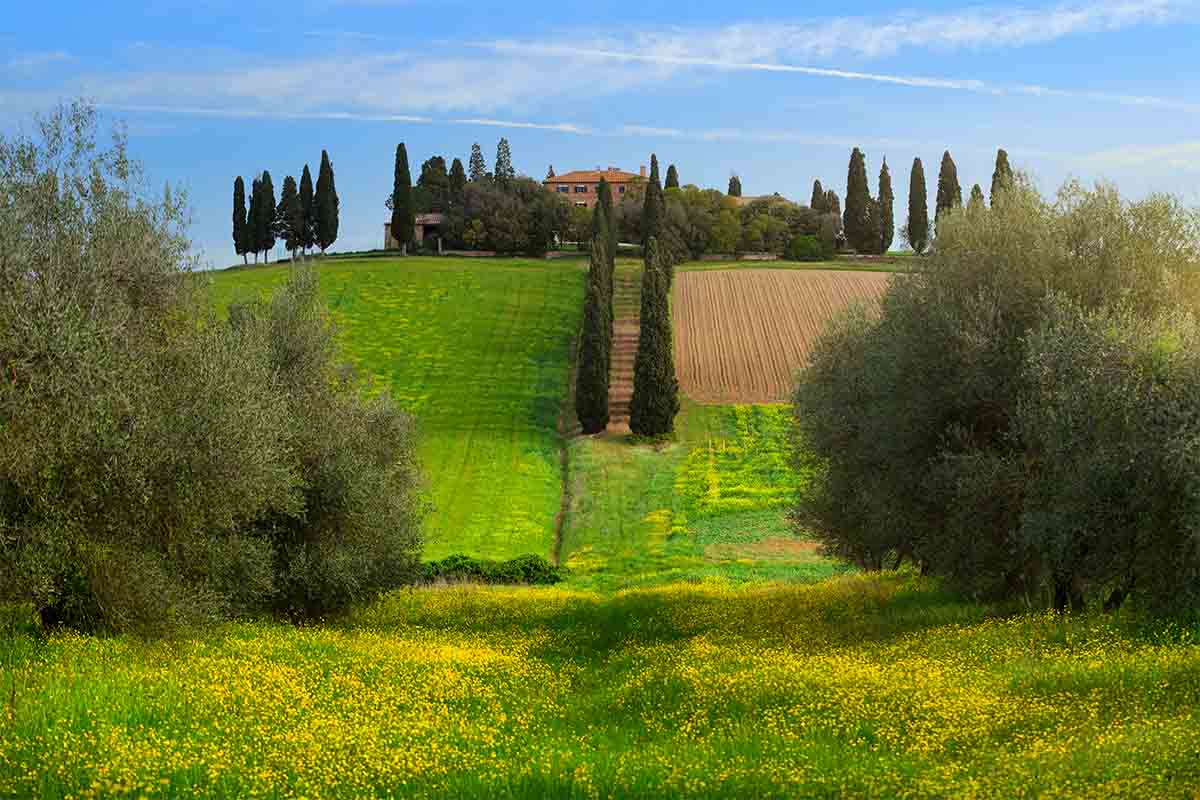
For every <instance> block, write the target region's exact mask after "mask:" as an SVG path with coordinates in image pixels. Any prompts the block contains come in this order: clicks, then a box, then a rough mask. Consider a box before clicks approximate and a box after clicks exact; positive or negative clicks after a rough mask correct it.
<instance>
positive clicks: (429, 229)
mask: <svg viewBox="0 0 1200 800" xmlns="http://www.w3.org/2000/svg"><path fill="white" fill-rule="evenodd" d="M445 221H446V215H445V214H417V217H416V225H415V226H414V232H415V238H416V240H417V244H421V243H422V242H424V241H425V239H426V238H432V237H437V238H438V239H440V238H441V227H442V223H443V222H445ZM383 249H384V250H399V249H400V243H399V242H397V241H396V240H395V239H393V238H392V223H391V222H385V223H383Z"/></svg>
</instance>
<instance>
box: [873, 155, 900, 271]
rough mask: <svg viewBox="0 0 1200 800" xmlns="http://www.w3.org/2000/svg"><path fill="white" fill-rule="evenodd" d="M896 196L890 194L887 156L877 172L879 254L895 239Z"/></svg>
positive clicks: (888, 247)
mask: <svg viewBox="0 0 1200 800" xmlns="http://www.w3.org/2000/svg"><path fill="white" fill-rule="evenodd" d="M895 204H896V196H895V194H893V193H892V173H891V172H889V171H888V165H887V156H884V158H883V166H882V167H881V168H880V170H879V219H878V225H877V227H878V229H879V254H880V255H885V254H886V253H887V251H888V250H889V249H890V248H891V246H892V241H893V240H894V239H895V238H896V217H895V214H896V210H895Z"/></svg>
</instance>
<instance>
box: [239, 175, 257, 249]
mask: <svg viewBox="0 0 1200 800" xmlns="http://www.w3.org/2000/svg"><path fill="white" fill-rule="evenodd" d="M260 205H262V178H255V179H254V180H252V181H251V182H250V210H249V211H247V212H246V226H245V227H244V228H242V231H243V233H244V234H245V237H246V238H245V240H244V241H243V242H242V250H243V252H246V253H254V263H255V264H257V263H258V217H259V214H260V212H259V206H260Z"/></svg>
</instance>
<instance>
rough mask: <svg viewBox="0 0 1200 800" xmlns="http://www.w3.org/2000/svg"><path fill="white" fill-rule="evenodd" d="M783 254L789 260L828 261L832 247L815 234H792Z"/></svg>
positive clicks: (831, 253)
mask: <svg viewBox="0 0 1200 800" xmlns="http://www.w3.org/2000/svg"><path fill="white" fill-rule="evenodd" d="M785 255H786V257H787V258H788V260H790V261H828V260H829V259H831V258H833V249H832V248H831V247H827V246H826V244H825V242H823V241H822V240H821V239H819V238H817V237H816V236H807V235H806V236H793V237H792V238H791V241H789V242H788V246H787V251H786V252H785Z"/></svg>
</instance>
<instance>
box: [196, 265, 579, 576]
mask: <svg viewBox="0 0 1200 800" xmlns="http://www.w3.org/2000/svg"><path fill="white" fill-rule="evenodd" d="M318 264H319V266H318V272H319V275H320V280H321V288H322V291H323V292H324V294H325V296H326V298H327V299H328V303H329V306H330V308H331V309H332V310H333V313H334V315H335V317H336V319H337V322H338V325H339V330H340V340H341V342H342V347H343V350H344V353H345V356H346V357H347V359H348V360H350V361H351V362H353V363H354V364H355V365H357V367H358V368H359V369H360V370H361V371H362V372H363V373H364V374H369V375H373V376H376V378H377V379H378V380H379V381H380V382H381V383H382V385H383V386H386V387H388V388H389V389H390V390H391V391H392V393H393V395H394V396H395V397H396V398H397V399H398V400H399V401H400V403H401V404H402V405H404V406H405V407H406V408H407V409H409V410H410V411H411V412H412V413H413V414H414V415H415V416H416V418H417V420H418V423H419V426H420V431H421V459H422V462H423V464H424V470H425V475H426V477H427V479H428V483H429V487H430V491H431V495H432V500H433V503H434V506H435V511H434V513H433V514H432V515H431V516H430V518H429V521H428V525H427V535H428V544H427V545H426V548H425V554H426V557H427V558H431V559H433V558H439V557H442V556H445V555H448V554H450V553H455V552H466V553H470V554H472V555H477V556H486V557H492V558H506V557H511V556H514V555H519V554H522V553H537V554H540V555H549V554H550V553H551V551H552V549H553V545H554V538H555V517H556V515H557V514H558V513H559V511H560V507H561V498H562V491H561V488H562V474H561V469H562V467H561V462H560V454H561V437H560V436H559V433H558V421H559V416H560V413H561V411H562V405H563V398H564V396H565V395H564V392H565V390H566V386H567V375H568V369H569V355H570V346H571V341H572V338H573V337H574V336H575V332H576V331H577V330H578V327H579V319H580V314H581V311H582V298H583V287H584V276H585V273H584V271H583V267H582V266H581V265H580V264H579V262H576V261H563V262H557V261H541V260H517V259H504V260H500V259H465V258H464V259H451V258H408V259H398V258H370V259H362V260H328V261H321V262H318ZM288 269H289V267H288V266H287V265H282V266H271V267H263V268H254V269H238V270H230V271H226V272H220V273H217V274H215V275H214V276H213V289H212V292H213V297H214V302H216V303H217V304H218V305H227V304H228V303H229V302H231V301H233V300H236V299H247V298H252V297H254V296H257V295H260V294H264V293H267V292H269V291H270V290H271V288H272V287H274V286H276V285H278V284H279V283H280V282H281V281H282V280H283V279H284V278H285V277H286V275H287V271H288Z"/></svg>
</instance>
